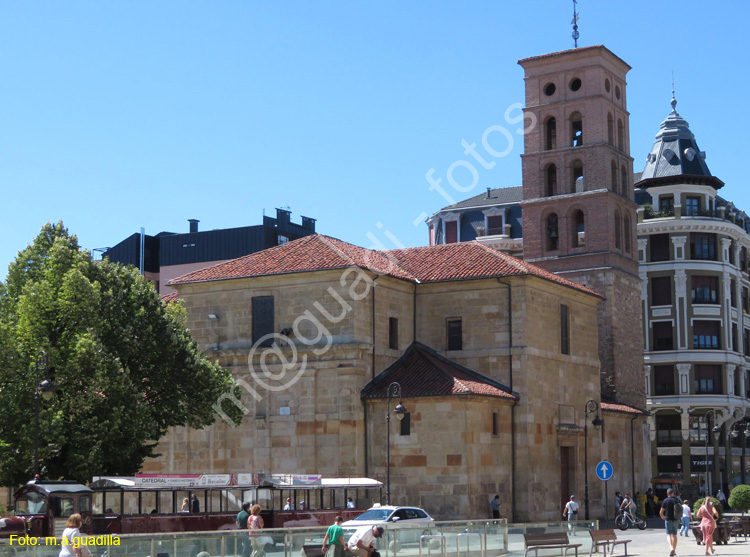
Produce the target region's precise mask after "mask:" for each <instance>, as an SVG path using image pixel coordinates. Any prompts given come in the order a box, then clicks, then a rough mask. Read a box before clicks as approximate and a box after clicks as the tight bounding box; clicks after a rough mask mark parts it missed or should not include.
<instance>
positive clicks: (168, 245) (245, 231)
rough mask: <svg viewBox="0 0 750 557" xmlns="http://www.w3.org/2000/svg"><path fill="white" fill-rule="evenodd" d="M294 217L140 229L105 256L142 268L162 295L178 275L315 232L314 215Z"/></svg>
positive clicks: (278, 215) (283, 213) (282, 213)
mask: <svg viewBox="0 0 750 557" xmlns="http://www.w3.org/2000/svg"><path fill="white" fill-rule="evenodd" d="M290 217H291V212H289V211H287V210H285V209H276V218H273V217H267V216H265V215H264V216H263V224H258V225H254V226H243V227H240V228H223V229H217V230H206V231H198V222H199V221H198V220H196V219H189V222H190V231H189V232H187V233H175V232H160V233H159V234H157V235H155V236H149V235H146V234H142V233H141V234H139V233H135V234H133V235H132V236H129V237H128V238H126V239H124V240H123V241H122V242H120V243H119V244H117V245H115V246H113V247H111V248H107V250H105V251H104V253H103V254H102V257H103V258H104V257H106V258H108V259H109V260H110V261H114V262H117V263H122V264H124V265H133V266H135V267H138V268H139V269H140V270H141V272H142V273H143V274H144V275H145V276H146V277H147V278H148V279H149V280H151V281H153V282H154V283H155V285H156V289H157V291H158V292H159V293H160V294H170V293H172V292H174V290H173V289H172V288H169V287H168V286H166V284H167V282H169V281H170V280H171V279H173V278H175V277H179V276H181V275H184V274H186V273H190V272H192V271H196V270H198V269H202V268H204V267H209V266H211V265H216V264H217V263H221V262H223V261H228V260H230V259H236V258H238V257H242V256H244V255H248V254H250V253H255V252H258V251H261V250H264V249H267V248H271V247H274V246H278V245H281V244H285V243H287V242H289V241H292V240H296V239H298V238H302V237H304V236H309V235H310V234H314V233H315V219H312V218H309V217H302V224H296V223H293V222H291V219H290Z"/></svg>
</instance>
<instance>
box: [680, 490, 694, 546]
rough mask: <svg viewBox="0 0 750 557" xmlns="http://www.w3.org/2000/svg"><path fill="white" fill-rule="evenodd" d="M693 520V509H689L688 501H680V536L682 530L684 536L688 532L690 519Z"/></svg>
mask: <svg viewBox="0 0 750 557" xmlns="http://www.w3.org/2000/svg"><path fill="white" fill-rule="evenodd" d="M691 520H693V511H691V510H690V501H688V500H687V499H685V500H684V501H683V502H682V518H681V519H680V522H682V526H681V527H680V536H682V535H683V534H682V533H683V532H685V534H684V535H685V537H687V536H688V534H689V533H690V521H691Z"/></svg>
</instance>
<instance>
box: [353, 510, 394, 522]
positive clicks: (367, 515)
mask: <svg viewBox="0 0 750 557" xmlns="http://www.w3.org/2000/svg"><path fill="white" fill-rule="evenodd" d="M392 512H393V510H392V509H370V510H369V511H366V512H364V513H362V514H361V515H359V516H358V517H357V518H355V519H354V520H385V519H386V518H388V515H390V514H391V513H392Z"/></svg>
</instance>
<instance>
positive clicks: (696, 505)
mask: <svg viewBox="0 0 750 557" xmlns="http://www.w3.org/2000/svg"><path fill="white" fill-rule="evenodd" d="M705 500H706V498H705V497H701V498H700V499H698V500H697V501H696V502H695V503H693V516H698V509H700V508H701V507H702V506H703V503H704V502H705ZM711 502H712V503H713V504H714V507H716V510H717V511H718V512H719V518H718V519H717V521H721V520H724V507H723V506H722V504H721V501H719V500H718V499H717V498H716V497H711Z"/></svg>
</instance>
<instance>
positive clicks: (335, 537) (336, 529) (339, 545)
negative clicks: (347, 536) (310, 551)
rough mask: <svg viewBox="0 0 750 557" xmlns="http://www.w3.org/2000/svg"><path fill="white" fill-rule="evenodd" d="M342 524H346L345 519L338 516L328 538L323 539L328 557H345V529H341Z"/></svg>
mask: <svg viewBox="0 0 750 557" xmlns="http://www.w3.org/2000/svg"><path fill="white" fill-rule="evenodd" d="M342 522H344V518H343V517H342V516H337V517H336V518H335V519H334V524H332V525H331V526H329V527H328V531H327V532H326V537H325V538H323V553H324V554H325V555H326V557H343V555H344V529H343V528H342V527H341V523H342ZM329 542H330V544H329ZM326 546H328V547H326Z"/></svg>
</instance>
